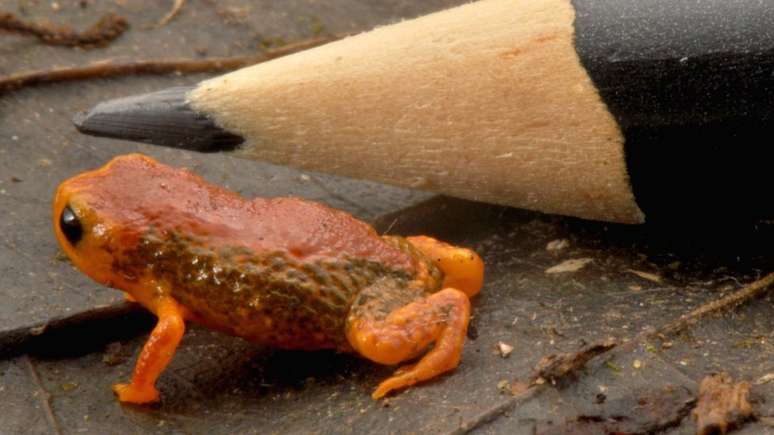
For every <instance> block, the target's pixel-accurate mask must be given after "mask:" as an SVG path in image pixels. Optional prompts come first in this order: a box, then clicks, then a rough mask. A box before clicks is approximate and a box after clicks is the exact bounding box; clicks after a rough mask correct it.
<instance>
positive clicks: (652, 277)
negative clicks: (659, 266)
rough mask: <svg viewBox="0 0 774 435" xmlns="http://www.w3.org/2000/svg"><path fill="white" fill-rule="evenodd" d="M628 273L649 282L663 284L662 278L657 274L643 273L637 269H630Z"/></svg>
mask: <svg viewBox="0 0 774 435" xmlns="http://www.w3.org/2000/svg"><path fill="white" fill-rule="evenodd" d="M628 271H629V272H631V273H633V274H635V275H637V276H639V277H640V278H642V279H647V280H648V281H652V282H656V283H661V276H660V275H657V274H655V273H650V272H643V271H641V270H635V269H629V270H628Z"/></svg>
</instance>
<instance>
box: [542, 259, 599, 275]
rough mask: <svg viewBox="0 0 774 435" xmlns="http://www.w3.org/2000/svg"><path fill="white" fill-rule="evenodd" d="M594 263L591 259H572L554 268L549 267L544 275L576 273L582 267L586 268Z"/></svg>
mask: <svg viewBox="0 0 774 435" xmlns="http://www.w3.org/2000/svg"><path fill="white" fill-rule="evenodd" d="M592 261H594V260H593V259H592V258H573V259H570V260H565V261H563V262H561V263H559V264H557V265H556V266H552V267H549V268H548V269H546V273H570V272H577V271H579V270H581V269H583V268H584V267H586V265H587V264H589V263H591V262H592Z"/></svg>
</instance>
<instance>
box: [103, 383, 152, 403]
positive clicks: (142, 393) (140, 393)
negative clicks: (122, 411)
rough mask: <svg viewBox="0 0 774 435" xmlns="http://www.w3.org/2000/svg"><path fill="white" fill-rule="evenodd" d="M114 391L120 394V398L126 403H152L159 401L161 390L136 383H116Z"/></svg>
mask: <svg viewBox="0 0 774 435" xmlns="http://www.w3.org/2000/svg"><path fill="white" fill-rule="evenodd" d="M113 391H114V392H115V393H116V394H117V395H118V400H120V401H121V402H126V403H137V404H142V403H152V402H158V400H159V391H158V390H157V389H156V388H155V387H153V386H148V387H136V386H135V385H134V384H115V385H113Z"/></svg>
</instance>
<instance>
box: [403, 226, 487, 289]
mask: <svg viewBox="0 0 774 435" xmlns="http://www.w3.org/2000/svg"><path fill="white" fill-rule="evenodd" d="M406 240H408V241H409V242H410V243H411V244H412V245H414V247H415V248H417V249H418V250H419V251H420V252H421V253H423V254H425V255H426V256H427V257H428V258H430V259H431V260H433V261H434V262H435V264H436V265H438V267H439V268H440V269H441V270H442V271H443V273H444V281H443V287H444V288H455V289H457V290H460V291H461V292H463V293H465V294H466V295H468V297H473V296H475V295H476V294H478V292H479V291H480V290H481V286H483V285H484V262H483V260H481V257H479V256H478V254H476V253H475V252H474V251H472V250H470V249H467V248H460V247H457V246H452V245H450V244H448V243H445V242H442V241H440V240H436V239H434V238H432V237H427V236H413V237H407V238H406Z"/></svg>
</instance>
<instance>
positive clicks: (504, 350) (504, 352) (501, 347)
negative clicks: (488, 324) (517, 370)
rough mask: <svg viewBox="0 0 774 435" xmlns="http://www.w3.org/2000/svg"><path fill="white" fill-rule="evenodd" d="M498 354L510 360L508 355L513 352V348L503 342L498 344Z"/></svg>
mask: <svg viewBox="0 0 774 435" xmlns="http://www.w3.org/2000/svg"><path fill="white" fill-rule="evenodd" d="M497 352H498V353H499V354H500V356H501V357H503V358H508V355H510V354H511V352H513V346H511V345H510V344H506V343H503V342H502V341H499V342H497Z"/></svg>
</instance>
